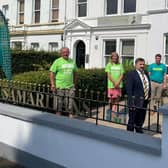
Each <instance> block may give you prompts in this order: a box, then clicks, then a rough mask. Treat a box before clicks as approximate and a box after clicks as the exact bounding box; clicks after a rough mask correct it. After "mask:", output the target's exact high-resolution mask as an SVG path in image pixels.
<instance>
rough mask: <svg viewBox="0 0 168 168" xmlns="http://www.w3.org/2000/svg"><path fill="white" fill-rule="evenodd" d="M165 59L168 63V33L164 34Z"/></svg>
mask: <svg viewBox="0 0 168 168" xmlns="http://www.w3.org/2000/svg"><path fill="white" fill-rule="evenodd" d="M166 42H167V51H166ZM164 59H165V61H164V62H165V64H166V65H168V34H165V36H164Z"/></svg>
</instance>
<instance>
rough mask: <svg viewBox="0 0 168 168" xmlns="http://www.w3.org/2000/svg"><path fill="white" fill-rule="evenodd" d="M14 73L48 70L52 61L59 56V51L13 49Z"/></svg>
mask: <svg viewBox="0 0 168 168" xmlns="http://www.w3.org/2000/svg"><path fill="white" fill-rule="evenodd" d="M11 57H12V73H13V74H17V73H22V72H29V71H38V70H48V69H49V67H50V65H51V63H53V61H54V60H55V59H56V58H58V57H59V53H58V52H46V51H33V50H26V51H18V50H12V51H11Z"/></svg>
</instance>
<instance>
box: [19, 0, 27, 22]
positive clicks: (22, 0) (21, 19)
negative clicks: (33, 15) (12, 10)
mask: <svg viewBox="0 0 168 168" xmlns="http://www.w3.org/2000/svg"><path fill="white" fill-rule="evenodd" d="M24 8H25V0H18V10H17V11H18V12H17V23H18V24H24Z"/></svg>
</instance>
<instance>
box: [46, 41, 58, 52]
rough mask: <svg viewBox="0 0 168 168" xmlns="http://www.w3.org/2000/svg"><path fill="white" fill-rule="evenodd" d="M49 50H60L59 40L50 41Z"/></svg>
mask: <svg viewBox="0 0 168 168" xmlns="http://www.w3.org/2000/svg"><path fill="white" fill-rule="evenodd" d="M48 50H49V51H51V52H52V51H57V50H58V43H57V42H49V43H48Z"/></svg>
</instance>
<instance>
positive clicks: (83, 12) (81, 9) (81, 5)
mask: <svg viewBox="0 0 168 168" xmlns="http://www.w3.org/2000/svg"><path fill="white" fill-rule="evenodd" d="M77 1H78V3H77V11H78V17H85V16H87V0H77Z"/></svg>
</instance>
